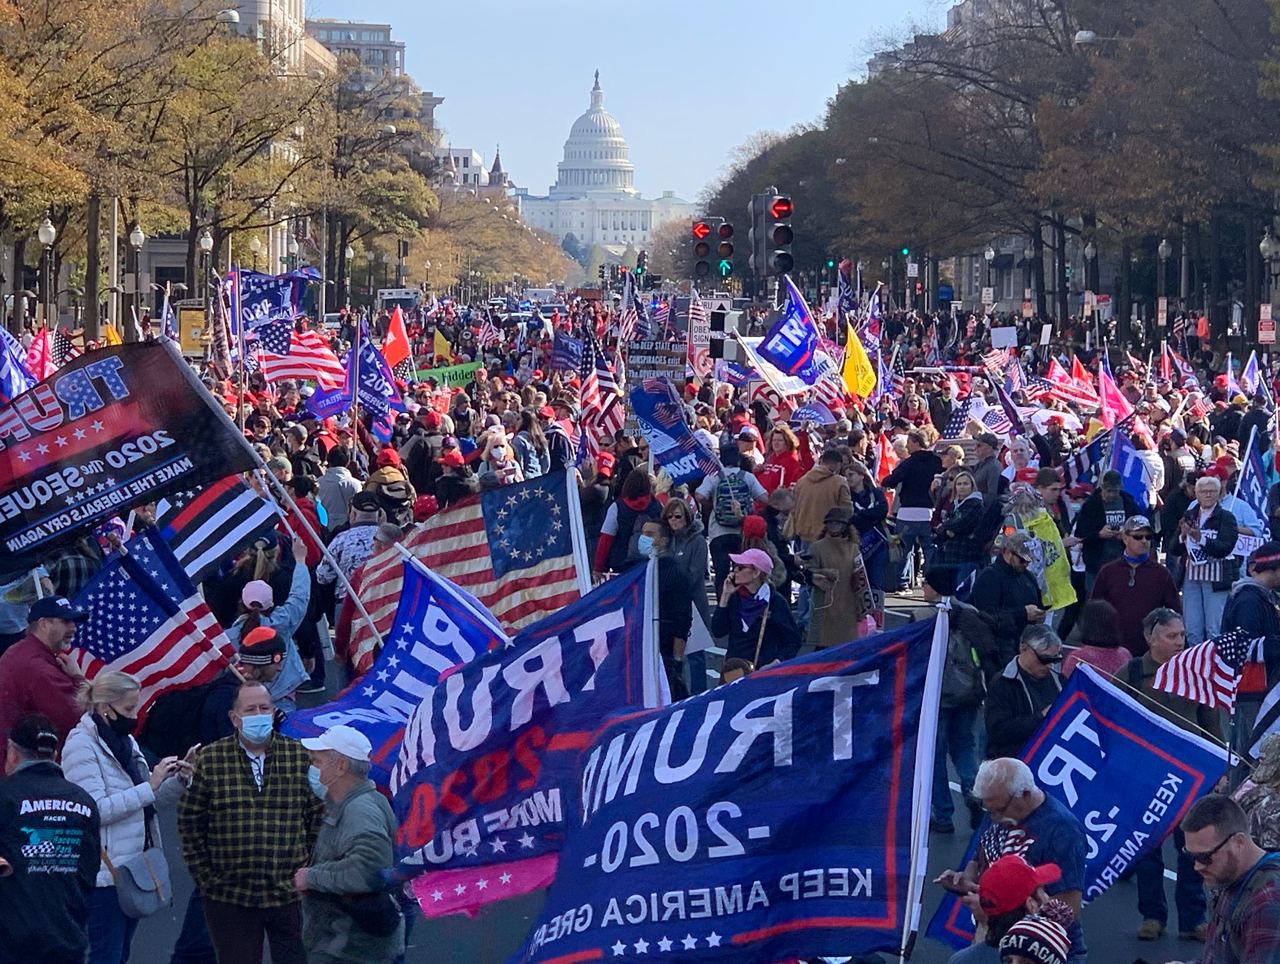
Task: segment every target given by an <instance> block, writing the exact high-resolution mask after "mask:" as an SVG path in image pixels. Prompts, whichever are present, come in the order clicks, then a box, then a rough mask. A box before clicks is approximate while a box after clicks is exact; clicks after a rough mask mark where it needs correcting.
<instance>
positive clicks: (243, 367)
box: [231, 267, 271, 475]
mask: <svg viewBox="0 0 1280 964" xmlns="http://www.w3.org/2000/svg"><path fill="white" fill-rule="evenodd" d="M241 297H242V295H241V293H240V269H239V268H238V267H237V268H236V291H235V295H234V297H233V298H232V300H231V317H232V318H233V319H234V320H235V325H236V333H237V336H238V339H239V346H240V347H239V350H240V402H239V404H238V405H237V407H236V415H237V420H238V421H239V423H240V434H241V435H243V434H244V392H245V387H246V383H247V382H248V381H249V365H248V359H247V358H246V357H245V341H244V313H243V312H242V311H241V310H240V301H241ZM259 461H261V460H259ZM264 469H265V466H264ZM267 474H268V475H270V474H271V473H269V472H268V473H267Z"/></svg>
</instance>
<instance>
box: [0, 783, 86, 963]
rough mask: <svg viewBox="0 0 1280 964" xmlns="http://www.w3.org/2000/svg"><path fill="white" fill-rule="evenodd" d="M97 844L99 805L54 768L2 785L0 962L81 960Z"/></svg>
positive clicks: (84, 947) (0, 821) (0, 810)
mask: <svg viewBox="0 0 1280 964" xmlns="http://www.w3.org/2000/svg"><path fill="white" fill-rule="evenodd" d="M24 805H25V809H26V810H27V812H26V813H24V812H23V809H24ZM99 846H100V836H99V819H98V807H97V804H95V803H94V802H93V798H92V797H90V796H89V794H88V793H86V792H85V791H84V790H83V789H81V788H80V787H78V786H76V785H75V784H74V783H71V782H70V781H69V780H67V779H66V778H65V777H63V775H62V770H61V769H60V768H59V767H58V765H57V764H56V763H53V762H52V761H39V762H36V763H30V764H27V765H25V766H23V767H21V768H19V769H18V770H15V771H14V772H13V774H12V775H11V776H9V777H7V778H5V779H3V780H0V857H3V858H4V859H5V860H7V861H8V862H9V864H10V866H12V867H13V873H11V874H9V875H8V876H7V877H0V960H6V961H7V960H14V961H17V960H24V961H25V960H30V961H36V960H38V961H40V962H41V964H62V962H67V964H71V962H75V964H80V962H81V961H83V960H84V957H85V952H86V951H87V950H88V948H89V938H88V934H87V932H86V928H85V924H86V921H87V920H88V918H89V898H90V896H91V895H92V894H93V887H94V882H95V880H96V879H97V876H98V866H99V864H100V863H101V860H102V858H101V855H100V852H99ZM10 955H12V956H10Z"/></svg>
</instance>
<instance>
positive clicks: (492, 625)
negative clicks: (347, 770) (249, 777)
mask: <svg viewBox="0 0 1280 964" xmlns="http://www.w3.org/2000/svg"><path fill="white" fill-rule="evenodd" d="M402 565H403V567H404V571H403V586H404V588H403V590H402V591H401V594H400V606H399V608H398V609H397V610H396V620H395V623H394V624H393V625H392V627H391V632H390V634H389V635H388V636H387V638H386V645H384V646H383V647H382V650H381V652H379V654H378V658H377V660H376V661H375V662H374V664H373V667H372V668H371V669H370V670H369V672H367V673H365V674H364V676H362V677H361V678H360V679H358V680H356V682H355V683H354V684H353V685H352V686H351V687H350V688H349V689H347V690H346V691H345V692H343V693H342V694H340V695H339V696H338V698H337V699H336V700H334V701H333V702H332V703H326V704H325V705H324V706H320V707H317V708H315V709H311V710H299V711H298V712H296V713H293V714H291V715H290V716H289V718H288V719H287V720H286V721H285V723H284V725H283V726H282V727H281V728H280V731H281V732H282V733H284V734H285V735H286V736H292V737H295V738H297V739H302V738H303V737H309V736H316V735H318V734H320V733H321V732H323V731H324V730H326V729H328V728H329V727H331V726H337V725H338V724H340V723H342V724H346V725H348V726H353V727H355V728H356V729H357V730H359V731H360V732H361V733H363V734H364V735H365V736H367V737H368V738H369V742H370V744H372V746H373V756H372V767H371V768H370V770H369V777H370V779H372V780H373V782H374V783H376V784H377V785H378V786H379V787H382V788H383V789H386V788H388V787H389V786H390V784H391V767H392V765H393V764H394V763H395V761H396V757H397V756H398V755H399V753H400V744H401V742H402V740H403V738H404V727H405V724H406V723H408V722H409V717H410V716H411V715H412V714H413V711H414V708H415V707H416V706H417V705H418V703H419V702H421V701H422V699H423V698H424V696H425V695H428V694H430V692H431V688H432V687H433V686H435V685H436V684H437V683H438V682H439V681H440V677H441V675H442V674H444V673H446V672H448V671H449V670H450V669H452V668H453V667H454V666H457V665H459V664H460V663H467V662H470V661H471V660H473V659H475V658H476V656H478V655H479V654H481V653H485V652H488V651H490V650H493V649H499V648H502V647H504V646H506V645H507V644H508V643H510V642H511V639H510V637H508V636H507V634H506V633H505V632H503V631H502V627H501V626H500V625H499V624H498V621H497V620H496V619H494V618H493V614H492V613H490V612H489V611H488V610H487V609H485V608H484V606H483V605H482V604H481V603H480V601H479V600H478V599H476V598H475V597H474V596H472V595H471V593H469V592H467V591H466V590H464V589H461V588H460V587H458V586H456V585H454V584H453V583H452V582H450V581H449V580H448V579H445V578H444V577H443V576H440V575H438V574H436V573H434V572H432V571H431V570H430V569H427V568H426V567H425V566H423V565H422V564H421V563H417V562H415V561H410V560H405V561H404V562H403V563H402Z"/></svg>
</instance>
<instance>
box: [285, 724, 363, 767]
mask: <svg viewBox="0 0 1280 964" xmlns="http://www.w3.org/2000/svg"><path fill="white" fill-rule="evenodd" d="M302 745H303V746H304V747H306V748H307V749H308V750H336V751H337V752H338V753H341V754H342V755H343V756H345V757H347V758H348V759H351V760H364V761H366V762H367V761H368V759H369V754H371V753H372V752H373V744H371V743H370V742H369V738H368V737H367V736H365V735H364V734H363V733H361V732H360V731H359V730H357V729H356V728H355V727H351V726H344V725H342V724H339V725H338V726H331V727H329V729H327V730H325V731H324V732H323V733H321V734H320V735H319V736H316V737H312V738H311V739H309V740H303V741H302Z"/></svg>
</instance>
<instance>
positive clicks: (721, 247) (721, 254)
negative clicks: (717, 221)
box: [716, 221, 733, 278]
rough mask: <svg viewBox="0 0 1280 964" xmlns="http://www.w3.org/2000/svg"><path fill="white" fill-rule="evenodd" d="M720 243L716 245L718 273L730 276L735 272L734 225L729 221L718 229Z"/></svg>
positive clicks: (725, 276) (721, 275)
mask: <svg viewBox="0 0 1280 964" xmlns="http://www.w3.org/2000/svg"><path fill="white" fill-rule="evenodd" d="M716 236H717V237H719V238H720V243H719V244H718V245H717V246H716V259H717V260H716V274H718V275H719V276H720V277H721V278H728V277H729V276H730V275H732V274H733V225H732V224H730V223H729V222H728V221H726V222H724V223H723V224H721V225H720V227H719V228H717V229H716Z"/></svg>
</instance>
